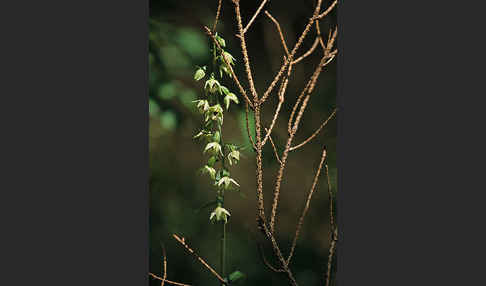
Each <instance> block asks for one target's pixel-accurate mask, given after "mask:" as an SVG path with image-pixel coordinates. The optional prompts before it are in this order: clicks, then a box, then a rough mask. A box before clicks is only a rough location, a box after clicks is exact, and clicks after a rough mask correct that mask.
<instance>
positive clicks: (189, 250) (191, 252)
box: [172, 234, 227, 285]
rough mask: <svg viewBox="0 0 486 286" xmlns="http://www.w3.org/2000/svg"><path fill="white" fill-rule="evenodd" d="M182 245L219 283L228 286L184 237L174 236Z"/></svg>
mask: <svg viewBox="0 0 486 286" xmlns="http://www.w3.org/2000/svg"><path fill="white" fill-rule="evenodd" d="M172 236H173V237H174V238H175V239H176V240H177V241H178V242H179V243H180V244H182V246H184V248H185V249H186V250H187V252H189V253H190V254H192V255H193V256H194V258H196V259H197V260H199V262H201V264H202V265H204V266H205V267H206V268H207V269H208V270H209V271H210V272H211V273H212V274H213V275H214V276H215V277H216V278H217V279H218V280H219V282H221V283H223V284H224V285H226V284H227V283H226V281H225V280H224V279H223V278H222V277H221V276H220V275H219V274H218V272H216V270H214V269H213V268H212V267H211V266H209V264H208V263H207V262H206V261H204V259H202V258H201V257H200V256H199V255H198V254H197V253H196V252H195V251H194V250H192V249H191V248H190V247H189V246H188V245H187V244H186V242H185V239H184V237H182V238H180V237H179V236H177V235H176V234H173V235H172Z"/></svg>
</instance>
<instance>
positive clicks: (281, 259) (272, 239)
mask: <svg viewBox="0 0 486 286" xmlns="http://www.w3.org/2000/svg"><path fill="white" fill-rule="evenodd" d="M259 222H260V227H261V230H262V231H263V232H264V234H265V235H266V237H267V238H268V239H270V242H271V243H272V248H273V252H274V254H275V256H277V258H278V260H279V262H280V265H281V266H282V269H283V270H284V272H285V273H286V274H287V278H289V280H290V283H291V284H292V285H293V286H297V281H296V280H295V278H294V275H293V274H292V271H291V270H290V269H289V267H288V265H287V262H286V261H285V258H284V257H283V255H282V252H281V251H280V248H279V247H278V244H277V241H276V240H275V237H274V236H273V234H272V233H271V232H270V231H269V229H268V227H267V225H266V223H265V222H264V221H263V219H262V218H261V217H260V220H259Z"/></svg>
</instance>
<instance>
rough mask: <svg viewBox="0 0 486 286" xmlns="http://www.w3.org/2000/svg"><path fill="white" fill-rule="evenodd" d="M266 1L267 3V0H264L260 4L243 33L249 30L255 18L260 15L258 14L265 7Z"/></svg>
mask: <svg viewBox="0 0 486 286" xmlns="http://www.w3.org/2000/svg"><path fill="white" fill-rule="evenodd" d="M265 3H267V0H263V1H262V3H261V4H260V7H258V9H257V10H256V12H255V14H254V15H253V17H251V19H250V21H249V22H248V24H246V27H245V28H244V29H243V34H245V33H246V31H248V29H249V28H250V26H251V24H252V23H253V21H255V18H256V17H257V16H258V14H259V13H260V11H261V10H262V9H263V6H264V5H265Z"/></svg>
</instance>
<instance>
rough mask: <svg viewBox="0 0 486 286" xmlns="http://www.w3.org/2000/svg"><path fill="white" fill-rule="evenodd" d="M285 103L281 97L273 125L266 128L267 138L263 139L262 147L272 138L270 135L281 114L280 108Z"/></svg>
mask: <svg viewBox="0 0 486 286" xmlns="http://www.w3.org/2000/svg"><path fill="white" fill-rule="evenodd" d="M285 85H286V84H285ZM283 102H284V98H283V97H280V98H279V100H278V105H277V109H276V110H275V114H274V115H273V119H272V123H271V124H270V128H269V129H266V128H265V129H266V131H267V133H266V135H265V138H263V141H262V146H264V145H265V143H266V142H267V139H268V138H269V137H270V133H271V132H272V129H273V126H275V122H276V121H277V117H278V114H279V113H280V108H281V107H282V104H283Z"/></svg>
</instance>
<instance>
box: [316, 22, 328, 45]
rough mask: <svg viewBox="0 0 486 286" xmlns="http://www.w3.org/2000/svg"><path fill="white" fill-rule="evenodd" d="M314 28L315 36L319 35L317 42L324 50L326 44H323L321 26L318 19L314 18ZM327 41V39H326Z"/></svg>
mask: <svg viewBox="0 0 486 286" xmlns="http://www.w3.org/2000/svg"><path fill="white" fill-rule="evenodd" d="M316 30H317V37H319V43H320V44H321V47H322V50H323V51H325V50H326V45H324V40H323V39H322V35H321V27H320V26H319V20H316ZM328 42H329V39H328Z"/></svg>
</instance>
